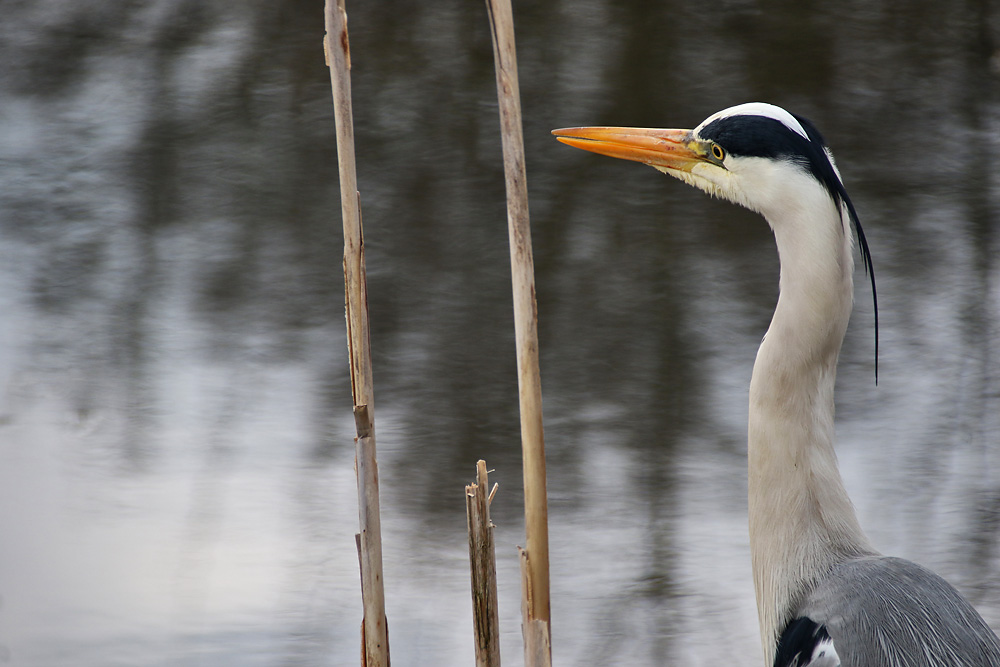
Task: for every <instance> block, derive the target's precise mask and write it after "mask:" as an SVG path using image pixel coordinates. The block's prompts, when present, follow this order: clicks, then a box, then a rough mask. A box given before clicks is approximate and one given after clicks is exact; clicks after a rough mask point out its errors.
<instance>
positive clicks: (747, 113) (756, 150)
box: [552, 102, 847, 216]
mask: <svg viewBox="0 0 1000 667" xmlns="http://www.w3.org/2000/svg"><path fill="white" fill-rule="evenodd" d="M552 133H553V134H554V135H556V138H557V139H558V140H559V141H561V142H563V143H565V144H568V145H570V146H575V147H577V148H582V149H584V150H588V151H591V152H594V153H600V154H602V155H609V156H611V157H617V158H622V159H625V160H633V161H635V162H642V163H644V164H648V165H650V166H652V167H655V168H656V169H658V170H660V171H662V172H663V173H665V174H669V175H671V176H674V177H675V178H679V179H680V180H682V181H684V182H685V183H688V184H689V185H693V186H695V187H697V188H699V189H701V190H704V191H705V192H707V193H709V194H711V195H713V196H717V197H720V198H722V199H727V200H729V201H731V202H734V203H736V204H739V205H741V206H745V207H747V208H749V209H751V210H754V211H757V212H759V213H763V214H765V216H767V214H768V211H769V209H773V208H774V207H776V206H787V205H788V203H789V199H790V197H794V196H795V195H796V194H798V193H800V192H801V193H804V192H807V191H809V190H813V189H814V188H816V187H817V186H819V187H821V188H822V189H823V190H825V191H826V192H827V193H829V195H830V197H831V199H832V201H833V202H834V204H835V205H837V206H843V205H844V203H845V201H846V200H847V193H846V192H845V191H844V186H843V183H842V182H841V180H840V175H839V174H838V173H837V169H836V167H835V166H834V163H833V157H832V156H831V154H830V152H829V150H828V149H827V148H826V146H825V144H824V142H823V138H822V137H821V136H820V134H819V132H818V131H817V130H816V128H815V127H814V126H813V125H812V123H810V122H809V121H808V120H806V119H804V118H802V117H800V116H796V115H794V114H791V113H789V112H788V111H785V110H784V109H782V108H781V107H777V106H774V105H772V104H764V103H761V102H751V103H748V104H741V105H738V106H735V107H730V108H728V109H724V110H722V111H719V112H718V113H715V114H712V115H711V116H709V117H708V118H706V119H705V120H704V121H702V122H701V124H700V125H698V127H696V128H695V129H693V130H672V129H671V130H663V129H651V128H633V127H577V128H567V129H562V130H553V132H552Z"/></svg>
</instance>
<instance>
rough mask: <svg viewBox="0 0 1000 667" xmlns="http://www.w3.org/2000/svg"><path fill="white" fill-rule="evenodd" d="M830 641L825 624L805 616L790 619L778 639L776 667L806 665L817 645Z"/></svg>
mask: <svg viewBox="0 0 1000 667" xmlns="http://www.w3.org/2000/svg"><path fill="white" fill-rule="evenodd" d="M830 641H831V639H830V633H828V632H827V631H826V626H825V625H819V624H817V623H814V622H813V620H812V619H810V618H807V617H805V616H800V617H799V618H796V619H794V620H792V621H789V622H788V625H786V626H785V631H784V632H782V633H781V639H779V640H778V650H777V651H775V654H774V667H805V665H808V664H809V662H810V661H811V660H812V657H813V653H814V652H815V651H816V647H817V646H818V645H819V644H821V643H823V642H830Z"/></svg>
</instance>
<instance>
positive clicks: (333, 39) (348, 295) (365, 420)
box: [323, 0, 389, 667]
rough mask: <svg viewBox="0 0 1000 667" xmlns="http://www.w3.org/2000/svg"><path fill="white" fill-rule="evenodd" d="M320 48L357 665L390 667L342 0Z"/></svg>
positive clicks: (334, 6)
mask: <svg viewBox="0 0 1000 667" xmlns="http://www.w3.org/2000/svg"><path fill="white" fill-rule="evenodd" d="M325 16H326V37H325V39H324V40H323V49H324V51H325V52H326V62H327V65H328V66H329V68H330V84H331V86H332V88H333V110H334V117H335V120H336V127H337V162H338V165H339V168H340V205H341V209H342V213H343V220H344V302H345V307H346V310H347V312H346V315H347V347H348V353H349V355H350V364H351V395H352V397H353V399H354V423H355V428H356V429H357V437H356V438H355V439H354V442H355V469H356V473H357V478H358V518H359V523H360V530H361V532H360V534H359V537H358V543H359V557H360V561H361V596H362V601H363V604H364V620H363V621H362V624H361V637H362V647H361V664H362V666H363V667H389V632H388V629H387V625H386V618H385V590H384V588H383V581H382V527H381V518H380V516H379V493H378V464H377V463H376V460H375V411H374V398H373V391H372V368H371V347H370V341H369V335H368V287H367V284H366V279H365V255H364V240H363V234H362V228H361V206H360V203H359V193H358V179H357V172H356V170H355V161H354V121H353V112H352V110H351V75H350V69H351V51H350V46H349V43H348V39H347V12H346V11H345V9H344V0H336V2H335V1H334V0H327V2H326V8H325Z"/></svg>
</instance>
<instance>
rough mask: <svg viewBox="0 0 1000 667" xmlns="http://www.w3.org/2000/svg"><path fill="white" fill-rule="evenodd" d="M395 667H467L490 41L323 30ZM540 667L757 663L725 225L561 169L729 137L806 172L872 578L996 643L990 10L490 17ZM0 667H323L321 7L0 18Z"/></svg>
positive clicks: (496, 370) (335, 424)
mask: <svg viewBox="0 0 1000 667" xmlns="http://www.w3.org/2000/svg"><path fill="white" fill-rule="evenodd" d="M348 12H349V14H350V29H351V40H352V56H353V67H354V69H353V85H354V109H355V123H356V133H357V145H358V160H359V164H358V168H359V178H360V190H361V195H362V208H363V212H364V220H365V231H366V237H365V238H366V246H367V252H368V256H367V258H368V271H369V281H370V283H369V294H370V299H371V304H370V305H371V317H372V327H373V331H372V344H373V349H374V354H375V359H374V364H375V389H376V397H377V401H378V406H379V407H378V423H377V432H378V439H379V460H380V473H381V483H382V510H383V538H384V543H385V566H386V572H385V582H386V596H387V605H388V617H389V629H390V644H391V650H392V658H393V664H394V665H396V666H397V667H400V666H405V665H452V664H455V665H457V664H471V663H472V659H473V658H472V656H473V645H472V632H471V625H472V623H471V604H470V596H469V592H468V560H467V547H466V542H465V539H466V538H465V516H464V501H463V499H462V496H463V487H464V484H466V483H468V482H470V481H471V480H472V478H473V475H474V466H475V461H476V459H478V458H485V459H486V460H487V461H488V462H489V464H490V467H491V468H494V469H495V470H496V472H495V473H493V475H492V478H493V479H494V480H496V481H498V482H499V483H500V492H499V494H498V496H497V499H496V501H495V502H494V505H493V513H494V520H495V521H496V522H497V523H498V526H499V527H498V533H497V545H498V559H499V564H498V567H499V570H500V572H499V575H500V605H501V631H502V634H503V637H502V651H503V657H504V663H505V664H507V665H518V664H521V645H520V628H519V601H518V597H519V587H518V586H519V584H518V577H517V571H516V570H517V559H516V554H515V549H514V547H515V545H516V544H518V543H521V542H523V532H522V531H523V528H522V523H521V500H520V494H521V489H520V486H519V477H520V461H519V456H520V452H519V442H518V426H517V399H516V380H515V376H514V352H513V337H512V317H511V305H510V286H509V266H508V250H507V245H506V243H507V240H506V220H505V213H504V194H503V176H502V165H501V160H500V145H499V136H498V122H497V112H496V91H495V84H494V79H493V60H492V52H491V47H490V42H489V31H488V24H487V22H486V16H485V9H484V7H483V6H482V4H481V3H476V2H471V3H458V2H451V1H448V0H442V1H440V2H435V3H413V2H388V3H360V2H359V3H349V4H348ZM515 18H516V20H517V30H518V47H519V62H520V80H521V92H522V101H523V110H524V114H525V139H526V145H527V151H528V153H527V155H528V179H529V191H530V193H531V197H532V201H531V206H532V226H533V234H534V252H535V262H536V271H537V286H538V297H539V311H540V337H541V349H542V377H543V384H544V396H545V416H546V444H547V449H548V457H549V459H548V461H549V467H548V471H549V490H550V531H551V542H552V545H551V547H552V554H551V557H552V565H551V566H552V586H553V593H552V598H553V602H552V613H553V621H552V632H553V646H554V648H553V652H554V659H555V663H556V664H560V665H662V664H687V665H709V664H736V665H756V664H760V655H759V648H758V641H757V628H756V615H755V610H754V604H753V592H752V586H751V583H750V566H749V555H748V546H747V536H746V527H745V521H746V499H745V492H746V489H745V480H744V477H745V435H744V431H745V423H746V390H747V383H748V380H749V376H750V369H751V364H752V361H753V356H754V353H755V350H756V345H757V343H758V342H759V339H760V336H761V335H762V333H763V331H764V329H765V328H766V326H767V322H768V320H769V317H770V313H771V309H772V308H773V305H774V300H775V297H776V290H777V280H776V278H777V258H776V255H775V252H774V249H773V241H772V240H771V238H770V236H769V233H768V230H767V227H766V225H765V224H764V223H763V221H761V220H760V219H758V218H757V217H755V216H754V215H752V214H750V213H748V212H746V211H743V210H739V209H737V208H735V207H733V206H731V205H728V204H725V203H721V202H718V201H712V200H709V199H708V198H706V197H704V196H703V195H702V194H701V193H698V192H696V191H694V190H692V189H690V188H686V187H684V186H683V185H681V184H679V183H676V182H674V181H672V180H668V179H666V178H664V177H663V176H662V175H659V174H657V173H656V172H654V171H653V170H650V169H644V168H642V167H640V166H638V165H635V164H627V163H624V162H618V161H614V160H609V159H603V158H598V157H596V156H593V155H587V154H584V153H582V152H580V151H573V150H570V149H569V148H566V147H564V146H561V145H559V144H558V143H556V142H555V141H554V140H553V139H552V138H551V136H550V135H549V134H548V132H549V130H550V129H552V128H555V127H565V126H572V125H596V124H616V125H640V126H642V125H645V126H682V127H692V126H694V125H695V124H697V123H698V122H699V121H700V120H701V119H702V118H703V117H704V116H706V115H708V114H709V113H711V112H713V111H715V110H717V109H720V108H723V107H725V106H728V105H731V104H735V103H738V102H743V101H747V100H753V99H762V100H767V101H771V102H775V103H778V104H781V105H783V106H786V107H788V108H790V109H792V110H794V111H796V112H798V113H801V114H803V115H806V116H808V117H810V118H812V119H813V120H814V121H815V122H816V123H817V125H818V126H819V127H820V128H821V129H822V130H823V132H824V134H825V135H826V137H827V139H828V141H829V143H830V145H831V146H832V147H833V149H834V151H835V152H836V154H837V157H838V162H839V166H840V168H841V171H842V172H843V174H844V177H845V180H846V182H847V186H848V189H849V190H850V192H851V194H852V197H853V199H854V202H855V204H856V206H857V208H858V210H859V212H860V214H861V217H862V221H863V223H864V225H865V229H866V231H867V234H868V238H869V241H870V244H871V247H872V252H873V255H874V259H875V267H876V271H877V275H878V278H879V297H880V316H881V327H882V328H881V331H882V334H881V335H882V338H881V341H882V342H881V356H880V361H879V363H880V366H879V368H880V372H879V385H878V387H877V388H876V387H875V386H874V382H873V342H872V324H873V321H872V316H871V308H870V305H869V303H870V295H869V292H868V289H867V287H866V286H865V283H864V282H863V280H861V277H862V276H861V274H860V273H859V274H858V278H859V279H858V281H857V282H858V287H857V298H856V301H857V307H856V308H855V314H854V319H853V320H852V325H851V329H850V331H849V332H848V337H847V340H846V343H845V347H844V352H843V355H842V360H841V367H840V376H839V384H838V420H839V421H838V435H839V439H840V444H839V453H840V457H841V463H842V466H843V468H844V475H845V478H846V483H847V485H848V488H849V490H850V492H851V493H852V495H853V497H854V499H855V501H856V504H857V505H858V509H859V513H860V515H861V519H862V522H863V524H864V525H865V526H866V527H867V529H868V531H869V532H870V534H871V537H872V539H873V541H874V542H875V544H876V545H877V546H879V547H880V548H882V549H883V550H885V551H887V552H892V553H895V554H898V555H902V556H907V557H910V558H914V559H916V560H919V561H921V562H923V563H925V564H927V565H930V566H932V567H934V568H936V569H937V570H938V571H940V572H942V573H943V574H945V575H946V576H947V577H948V578H949V579H951V580H952V581H953V582H954V583H955V584H956V585H958V586H959V587H960V588H961V589H962V590H963V591H964V592H966V593H967V594H968V595H969V596H970V597H971V598H972V599H973V600H974V601H975V602H976V604H977V605H978V606H979V608H980V609H981V610H982V611H983V613H984V615H985V616H986V617H987V619H988V620H989V621H991V623H993V625H994V626H995V627H996V626H1000V584H998V582H1000V554H998V546H1000V545H998V526H1000V377H998V374H1000V365H998V363H1000V362H998V359H1000V352H998V343H997V341H998V340H1000V312H998V311H1000V291H998V279H1000V269H998V264H997V261H996V257H997V256H998V251H1000V236H998V230H1000V222H998V214H1000V178H998V159H997V155H1000V95H998V90H1000V87H998V86H1000V64H998V63H1000V55H998V50H997V49H998V47H1000V16H998V15H996V14H995V11H994V10H993V9H991V7H990V5H989V4H988V3H985V2H968V3H959V2H953V3H945V6H942V5H941V3H940V2H916V3H907V4H905V5H901V4H898V3H871V2H854V3H849V4H847V5H837V6H836V7H834V6H832V5H822V4H819V3H798V2H781V3H778V4H777V5H775V6H773V7H769V8H768V9H767V10H766V11H765V10H763V9H761V8H760V7H759V6H758V5H757V4H756V3H751V2H741V1H733V2H726V3H720V4H718V5H717V6H711V5H708V4H706V3H700V4H698V5H692V4H690V3H681V2H664V3H659V4H658V5H657V6H655V7H650V6H649V3H645V2H639V1H637V0H636V1H634V2H609V1H607V0H603V1H598V0H588V1H586V2H580V1H576V2H562V3H558V2H557V3H532V4H528V3H515ZM0 36H2V38H0V54H2V57H3V62H4V65H3V67H0V91H2V95H0V120H2V122H0V175H2V186H0V312H2V313H3V316H2V318H0V596H2V606H0V658H5V659H7V660H8V662H9V663H10V664H16V665H70V664H72V665H181V664H183V665H192V664H200V665H231V664H241V665H255V664H259V665H277V664H294V665H312V664H317V665H319V664H322V665H334V664H336V665H341V664H345V665H347V664H356V660H357V653H358V643H359V637H358V628H359V624H360V621H361V605H360V595H359V593H358V574H357V560H356V553H355V547H354V537H353V535H354V532H355V530H356V529H357V506H356V490H355V486H354V474H353V469H352V465H353V447H352V440H351V438H352V434H353V422H352V418H351V415H350V389H349V381H348V378H347V361H346V353H345V344H344V338H343V329H344V327H343V315H342V312H343V311H342V308H343V302H342V294H343V292H342V281H341V275H340V253H341V240H340V222H339V203H338V200H337V192H338V188H337V180H336V179H337V174H336V159H335V144H334V139H333V119H332V105H331V102H330V91H329V79H328V75H327V72H326V70H325V67H324V63H323V57H322V48H321V40H322V6H321V3H318V2H286V3H263V2H252V3H237V4H235V5H233V4H231V3H222V2H194V1H189V2H176V3H142V2H132V3H110V2H100V1H96V0H95V1H94V2H89V3H79V2H77V3H71V2H64V1H59V0H49V1H47V2H36V3H8V6H5V7H4V20H3V22H0Z"/></svg>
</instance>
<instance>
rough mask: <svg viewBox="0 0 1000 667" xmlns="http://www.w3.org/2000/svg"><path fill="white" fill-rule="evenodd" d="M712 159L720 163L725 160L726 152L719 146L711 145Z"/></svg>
mask: <svg viewBox="0 0 1000 667" xmlns="http://www.w3.org/2000/svg"><path fill="white" fill-rule="evenodd" d="M712 157H714V158H715V159H716V160H719V161H720V162H721V161H722V160H725V159H726V151H724V150H722V146H720V145H719V144H712Z"/></svg>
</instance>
